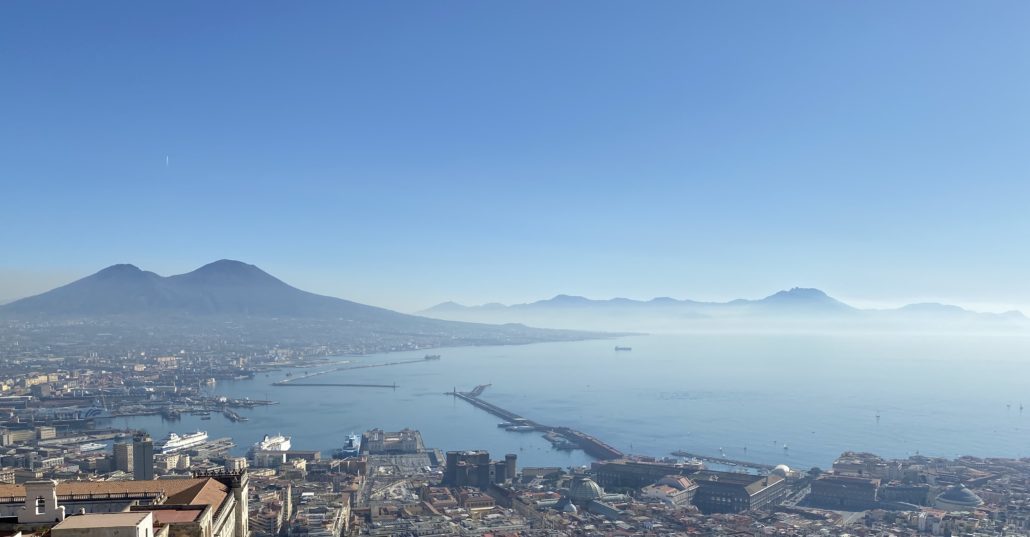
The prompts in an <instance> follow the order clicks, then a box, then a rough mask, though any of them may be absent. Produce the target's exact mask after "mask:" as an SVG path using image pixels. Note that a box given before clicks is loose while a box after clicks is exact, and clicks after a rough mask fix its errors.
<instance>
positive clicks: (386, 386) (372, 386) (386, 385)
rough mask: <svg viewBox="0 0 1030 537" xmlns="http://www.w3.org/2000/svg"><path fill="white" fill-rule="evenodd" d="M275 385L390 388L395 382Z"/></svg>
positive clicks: (287, 384)
mask: <svg viewBox="0 0 1030 537" xmlns="http://www.w3.org/2000/svg"><path fill="white" fill-rule="evenodd" d="M276 386H297V387H300V386H341V387H344V388H392V389H395V390H396V389H397V383H396V382H395V383H393V384H358V383H345V382H284V383H282V384H276Z"/></svg>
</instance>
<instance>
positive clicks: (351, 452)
mask: <svg viewBox="0 0 1030 537" xmlns="http://www.w3.org/2000/svg"><path fill="white" fill-rule="evenodd" d="M360 453H361V437H360V436H358V435H356V434H353V433H351V435H350V436H348V437H347V442H346V443H345V444H343V447H342V448H340V449H337V450H336V451H334V452H333V458H335V459H346V458H350V457H357V456H358V455H359V454H360Z"/></svg>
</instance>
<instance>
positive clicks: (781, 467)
mask: <svg viewBox="0 0 1030 537" xmlns="http://www.w3.org/2000/svg"><path fill="white" fill-rule="evenodd" d="M772 473H773V475H778V476H780V477H787V474H789V473H790V466H787V465H786V464H777V465H776V468H773V470H772Z"/></svg>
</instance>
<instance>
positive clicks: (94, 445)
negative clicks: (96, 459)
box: [79, 442, 107, 451]
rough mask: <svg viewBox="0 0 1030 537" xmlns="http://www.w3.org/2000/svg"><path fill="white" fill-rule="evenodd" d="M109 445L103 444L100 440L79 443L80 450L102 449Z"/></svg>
mask: <svg viewBox="0 0 1030 537" xmlns="http://www.w3.org/2000/svg"><path fill="white" fill-rule="evenodd" d="M106 447H107V444H101V443H99V442H87V443H85V444H80V445H79V451H100V450H101V449H104V448H106Z"/></svg>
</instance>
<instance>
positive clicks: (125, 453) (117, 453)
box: [112, 442, 135, 473]
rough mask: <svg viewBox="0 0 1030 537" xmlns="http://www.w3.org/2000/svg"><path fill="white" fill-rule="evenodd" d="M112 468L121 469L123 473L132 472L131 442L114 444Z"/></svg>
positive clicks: (133, 468) (133, 469)
mask: <svg viewBox="0 0 1030 537" xmlns="http://www.w3.org/2000/svg"><path fill="white" fill-rule="evenodd" d="M112 469H113V470H121V471H122V472H125V473H132V472H134V471H135V467H134V466H133V465H132V444H129V443H125V442H123V443H121V444H115V445H114V464H113V465H112Z"/></svg>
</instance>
